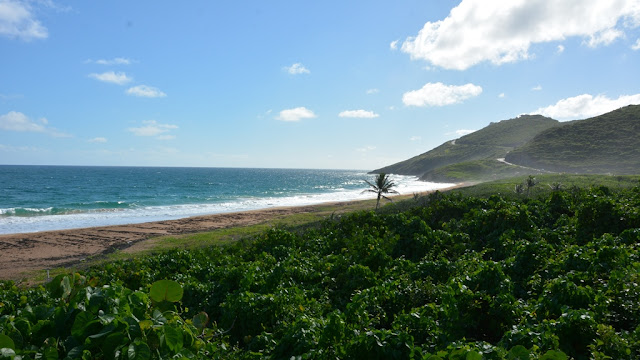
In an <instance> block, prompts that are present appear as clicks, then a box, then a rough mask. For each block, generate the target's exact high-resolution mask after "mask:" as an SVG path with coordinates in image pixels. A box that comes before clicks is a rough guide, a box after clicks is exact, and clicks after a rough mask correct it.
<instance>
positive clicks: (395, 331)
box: [0, 175, 640, 360]
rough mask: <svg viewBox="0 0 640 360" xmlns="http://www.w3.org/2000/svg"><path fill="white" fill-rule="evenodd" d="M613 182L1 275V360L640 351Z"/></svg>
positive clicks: (631, 274) (637, 297) (635, 300)
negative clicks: (26, 282) (44, 277)
mask: <svg viewBox="0 0 640 360" xmlns="http://www.w3.org/2000/svg"><path fill="white" fill-rule="evenodd" d="M601 178H602V177H601ZM607 178H608V180H607V183H608V184H613V186H602V185H598V186H594V187H589V188H578V187H574V186H573V184H588V183H589V182H591V181H596V180H595V179H597V178H596V177H593V176H592V177H589V176H585V177H570V176H558V175H539V176H536V177H535V180H536V181H537V184H536V185H535V186H533V187H532V188H531V189H530V190H531V193H530V196H529V197H526V196H525V195H522V194H520V195H518V194H516V193H514V192H513V185H514V184H516V183H518V182H520V183H521V182H522V181H523V178H520V179H517V180H514V179H512V180H509V181H506V180H505V181H499V182H494V183H487V184H482V185H480V186H478V187H471V188H468V189H459V190H456V191H455V192H451V193H448V194H442V193H434V194H432V195H429V196H426V197H418V196H417V197H415V198H413V199H409V200H407V201H405V202H403V203H394V204H390V205H388V206H384V207H382V208H381V209H380V211H359V212H354V213H349V214H344V215H341V216H333V217H330V218H327V219H326V220H325V221H324V222H323V223H322V224H321V226H314V227H309V228H306V229H298V230H291V229H290V230H285V229H282V228H272V229H270V230H268V231H266V232H263V233H261V234H260V235H258V236H256V237H255V238H253V239H251V240H248V239H245V240H240V241H237V242H233V243H229V244H227V245H224V246H209V247H203V248H199V249H192V250H184V249H182V250H179V249H176V250H171V251H167V252H163V253H160V254H156V255H155V256H146V257H141V258H136V259H133V260H127V261H114V262H109V263H105V264H102V265H101V266H98V267H92V268H89V269H87V270H86V271H84V272H83V273H81V274H68V275H60V276H58V277H56V278H54V279H53V280H52V281H51V282H49V283H48V284H47V285H46V286H39V287H36V288H28V289H20V288H18V287H16V286H15V284H14V283H12V282H0V348H1V349H0V358H8V359H36V358H37V359H57V358H69V359H74V358H81V359H89V358H103V359H150V358H154V359H156V358H158V359H168V358H199V359H205V358H206V359H209V358H225V359H261V358H271V359H289V358H299V359H336V358H338V359H435V360H437V359H483V358H484V359H517V358H519V359H568V358H569V357H571V358H574V359H607V358H613V359H637V358H639V357H640V287H638V286H637V284H638V282H639V281H640V247H639V245H638V244H639V243H640V186H639V185H638V177H635V178H632V177H607ZM572 181H573V183H572ZM633 181H635V185H634V186H632V187H630V188H629V185H630V184H631V183H632V182H633ZM560 182H561V183H562V184H563V186H559V188H560V190H558V189H557V187H556V189H555V190H554V189H553V186H546V185H545V184H547V183H549V184H551V183H556V184H557V183H560ZM618 185H620V186H618ZM496 189H501V191H502V190H504V195H497V194H496V191H495V190H496ZM491 190H494V192H493V195H491V196H473V197H470V196H467V195H465V192H467V193H475V194H482V192H483V191H491Z"/></svg>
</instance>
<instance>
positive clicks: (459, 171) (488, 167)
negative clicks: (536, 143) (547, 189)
mask: <svg viewBox="0 0 640 360" xmlns="http://www.w3.org/2000/svg"><path fill="white" fill-rule="evenodd" d="M532 173H533V174H539V173H541V172H539V171H536V170H534V169H527V168H524V167H521V166H513V165H509V164H505V163H503V162H500V161H498V160H496V159H486V160H475V161H465V162H461V163H457V164H451V165H446V166H442V167H439V168H437V169H434V170H431V171H429V172H427V173H426V174H424V175H423V176H422V178H421V180H425V181H432V182H445V183H447V182H480V181H492V180H497V179H504V178H511V177H515V176H524V175H527V174H532Z"/></svg>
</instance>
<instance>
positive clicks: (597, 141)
mask: <svg viewBox="0 0 640 360" xmlns="http://www.w3.org/2000/svg"><path fill="white" fill-rule="evenodd" d="M506 160H507V161H508V162H511V163H514V164H518V165H523V166H529V167H534V168H543V169H546V170H552V171H563V172H573V173H600V174H604V173H614V174H638V173H640V105H630V106H626V107H624V108H621V109H618V110H615V111H612V112H610V113H607V114H603V115H600V116H596V117H593V118H590V119H587V120H582V121H575V122H572V123H569V124H567V125H565V126H561V127H555V128H552V129H548V130H546V131H543V132H541V133H540V134H538V135H537V136H535V137H534V138H533V139H532V140H531V141H530V142H528V143H527V144H526V145H524V146H522V147H520V148H518V149H515V150H513V151H511V152H510V153H509V154H507V156H506Z"/></svg>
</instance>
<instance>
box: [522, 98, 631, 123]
mask: <svg viewBox="0 0 640 360" xmlns="http://www.w3.org/2000/svg"><path fill="white" fill-rule="evenodd" d="M631 104H640V94H635V95H622V96H620V97H618V98H617V99H609V98H608V97H606V96H604V95H597V96H593V95H590V94H582V95H578V96H574V97H570V98H566V99H562V100H560V101H558V102H557V103H555V104H554V105H550V106H547V107H543V108H539V109H537V110H534V111H532V112H531V114H541V115H544V116H548V117H551V118H554V119H559V120H570V119H579V118H588V117H593V116H597V115H601V114H604V113H607V112H609V111H613V110H616V109H619V108H621V107H623V106H627V105H631Z"/></svg>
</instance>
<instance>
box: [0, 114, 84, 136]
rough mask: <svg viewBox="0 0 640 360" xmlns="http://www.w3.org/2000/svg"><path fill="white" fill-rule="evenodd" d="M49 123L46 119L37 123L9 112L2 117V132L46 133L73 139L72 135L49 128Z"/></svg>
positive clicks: (0, 117)
mask: <svg viewBox="0 0 640 360" xmlns="http://www.w3.org/2000/svg"><path fill="white" fill-rule="evenodd" d="M48 124H49V121H48V120H47V119H46V118H40V119H38V120H37V121H34V120H31V119H29V117H28V116H27V115H25V114H23V113H21V112H18V111H9V112H8V113H6V114H4V115H0V130H6V131H18V132H39V133H46V134H47V135H49V136H52V137H60V138H61V137H72V136H71V135H69V134H67V133H64V132H61V131H59V130H57V129H55V128H52V127H48V126H46V125H48Z"/></svg>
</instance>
